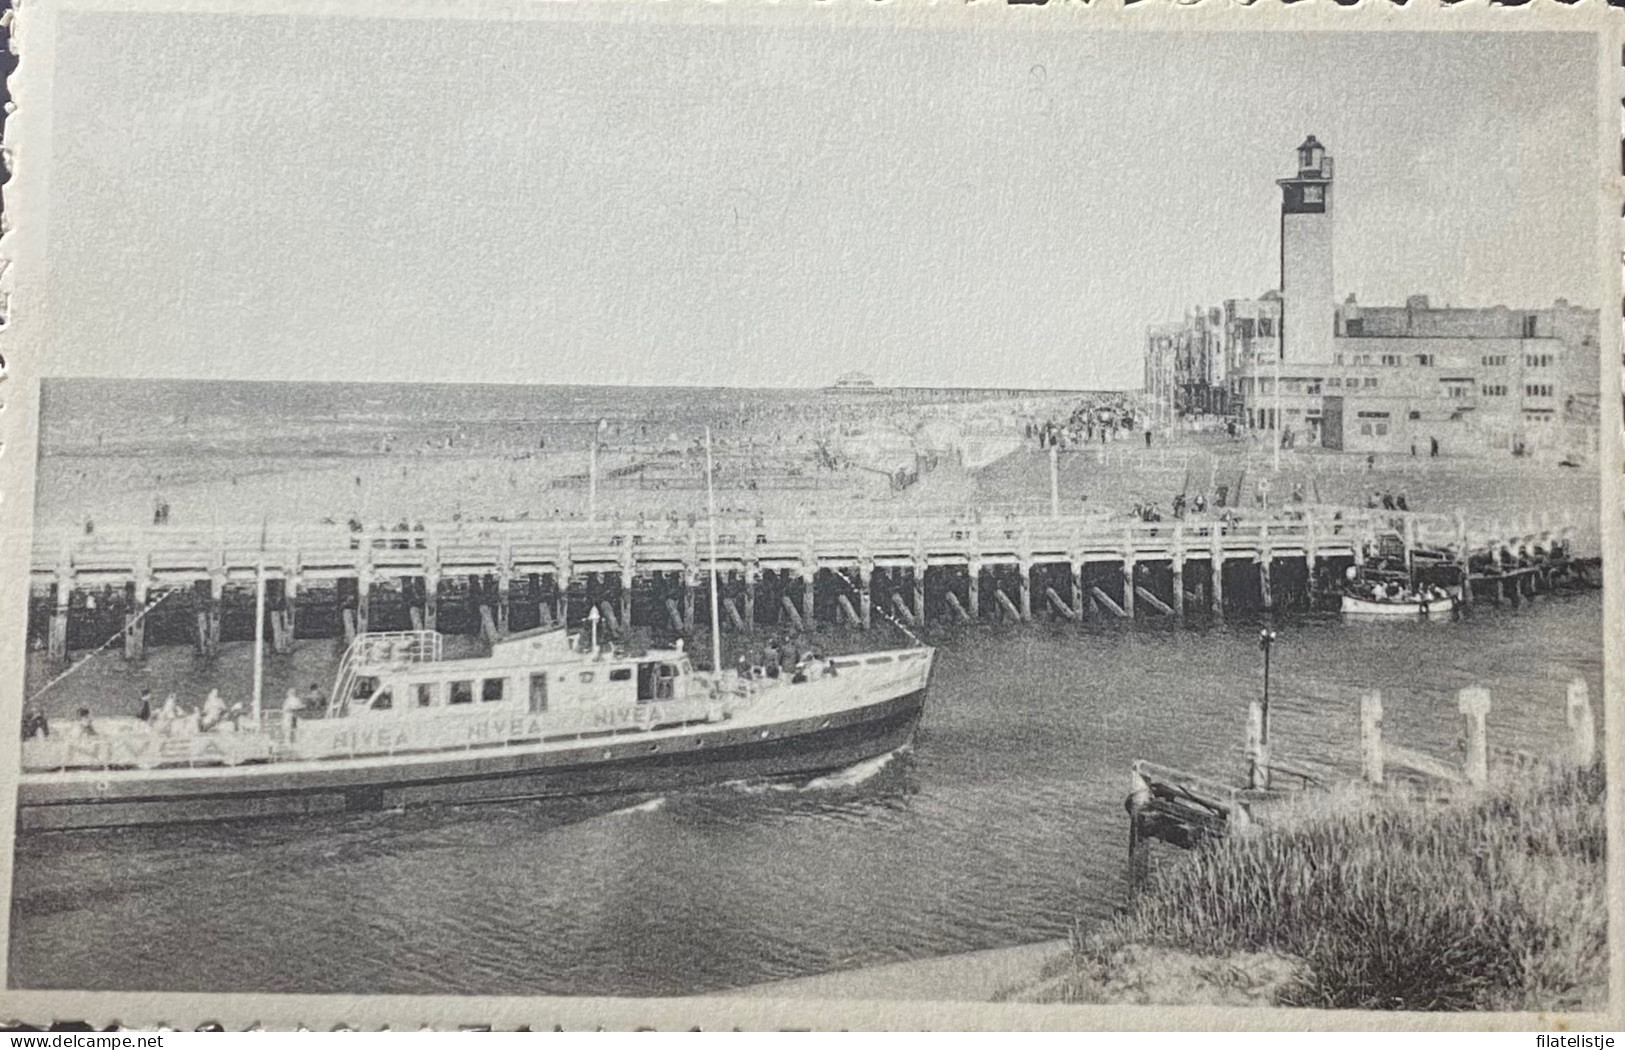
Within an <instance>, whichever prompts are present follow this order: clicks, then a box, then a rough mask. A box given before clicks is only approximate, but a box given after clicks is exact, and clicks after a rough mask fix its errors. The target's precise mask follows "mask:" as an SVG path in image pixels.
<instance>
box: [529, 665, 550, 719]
mask: <svg viewBox="0 0 1625 1050" xmlns="http://www.w3.org/2000/svg"><path fill="white" fill-rule="evenodd" d="M546 710H547V672H546V671H543V672H542V673H540V674H533V675H531V676H530V713H531V714H533V715H539V714H541V713H542V712H543V711H546Z"/></svg>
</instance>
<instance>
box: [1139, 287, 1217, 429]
mask: <svg viewBox="0 0 1625 1050" xmlns="http://www.w3.org/2000/svg"><path fill="white" fill-rule="evenodd" d="M1226 326H1227V325H1226V319H1225V315H1224V311H1222V310H1220V309H1219V308H1218V307H1213V308H1211V309H1210V308H1204V307H1196V308H1195V309H1192V310H1189V311H1187V312H1186V314H1185V319H1184V320H1183V321H1178V322H1173V323H1169V324H1158V325H1152V326H1151V327H1149V328H1147V329H1146V335H1145V391H1146V394H1147V395H1148V400H1149V401H1150V402H1151V404H1152V405H1153V406H1155V407H1154V408H1153V412H1154V413H1156V412H1158V411H1160V413H1161V416H1162V418H1164V419H1168V418H1172V417H1176V416H1189V415H1223V414H1225V412H1226V410H1227V406H1228V403H1229V382H1228V378H1227V377H1228V374H1229V373H1228V369H1227V367H1226V364H1227V361H1228V360H1229V358H1228V356H1227V353H1226V350H1225V346H1226V337H1225V331H1226Z"/></svg>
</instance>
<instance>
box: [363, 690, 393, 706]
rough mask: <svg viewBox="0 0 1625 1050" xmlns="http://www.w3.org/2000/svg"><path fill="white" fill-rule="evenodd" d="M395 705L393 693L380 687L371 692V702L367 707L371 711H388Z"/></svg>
mask: <svg viewBox="0 0 1625 1050" xmlns="http://www.w3.org/2000/svg"><path fill="white" fill-rule="evenodd" d="M394 706H395V694H394V692H393V691H392V690H389V689H380V690H378V692H376V693H374V694H372V702H371V703H369V704H368V705H367V708H368V709H369V710H372V711H388V710H389V709H390V708H392V707H394Z"/></svg>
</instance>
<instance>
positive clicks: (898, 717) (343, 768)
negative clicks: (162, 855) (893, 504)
mask: <svg viewBox="0 0 1625 1050" xmlns="http://www.w3.org/2000/svg"><path fill="white" fill-rule="evenodd" d="M706 464H707V469H706V475H707V483H706V489H707V499H708V503H709V504H710V508H709V509H710V513H709V521H710V524H711V532H712V535H711V543H710V546H711V564H712V566H713V568H712V571H711V581H710V582H711V601H710V606H711V665H712V667H713V668H720V666H721V662H722V659H721V658H722V650H721V634H720V624H719V622H718V615H717V604H718V603H717V581H716V570H715V565H716V562H717V557H716V535H715V520H716V508H715V495H714V492H713V491H712V489H711V483H710V477H711V465H710V464H711V436H710V432H709V431H707V433H706ZM264 598H265V587H264V578H263V575H262V577H261V579H260V588H259V593H258V601H257V602H256V609H257V612H256V623H257V628H256V630H257V632H260V634H258V635H257V637H256V640H255V653H256V660H255V665H254V693H253V697H254V701H253V706H252V708H251V710H252V712H253V713H252V715H251V716H250V717H249V718H247V719H246V720H245V719H242V718H238V719H236V720H235V721H233V720H230V719H226V718H221V717H219V712H218V710H217V711H216V715H215V718H214V724H212V725H209V726H204V725H202V724H201V722H200V721H199V720H197V719H195V718H194V719H193V720H190V721H178V720H174V719H162V718H160V719H158V720H156V721H144V720H141V719H136V718H123V719H115V718H102V719H96V720H89V721H88V727H86V726H83V725H78V726H73V727H69V732H67V733H62V732H61V731H58V732H56V733H52V734H49V735H45V736H40V735H38V734H37V733H36V734H35V735H33V736H32V737H31V738H29V739H26V740H24V742H23V747H22V772H21V775H20V776H19V778H18V788H17V792H18V793H17V818H18V827H19V828H22V829H25V830H26V829H45V828H83V827H103V826H116V825H129V824H165V823H176V822H184V821H204V820H227V819H237V818H245V817H258V816H277V815H289V814H304V813H323V812H352V811H365V810H376V809H394V808H398V807H403V806H409V805H416V804H421V803H433V802H454V803H455V802H485V801H497V800H513V799H536V798H555V797H564V796H579V795H592V794H605V793H615V792H644V791H664V790H668V789H672V788H680V787H685V786H691V785H698V784H706V783H716V782H722V781H729V780H739V779H747V778H760V777H780V776H792V775H798V774H815V773H822V772H827V771H831V770H836V769H843V768H845V767H847V766H851V765H855V764H856V763H858V762H862V761H864V760H866V759H870V758H874V757H877V756H879V755H883V754H886V753H888V752H891V751H894V750H896V749H898V748H900V747H902V746H903V745H905V744H907V743H908V742H909V741H910V740H911V739H912V738H913V735H914V728H915V726H916V725H917V724H918V723H919V720H920V713H921V710H922V709H923V708H924V706H925V694H926V687H927V685H928V684H929V682H930V678H931V664H932V659H933V657H934V655H935V651H934V650H933V649H931V648H929V647H927V646H924V645H919V644H916V645H915V646H913V647H910V648H906V649H891V650H885V651H878V652H868V653H862V654H858V655H854V656H842V657H836V658H832V659H827V660H826V659H804V660H803V661H801V662H800V663H798V665H797V666H796V667H795V668H794V669H790V670H787V671H781V669H780V668H779V667H777V666H774V667H771V668H767V669H764V671H763V673H762V674H761V675H757V674H754V673H752V674H742V673H740V672H736V671H721V670H720V669H719V670H712V671H709V672H701V671H696V670H695V669H694V666H693V664H692V663H691V662H690V660H689V657H688V654H687V653H685V652H684V651H683V650H682V649H681V648H677V649H668V650H653V651H650V652H646V653H643V654H640V655H633V654H630V653H625V652H621V651H619V650H617V649H615V648H614V647H613V646H608V647H606V646H601V645H599V644H598V637H597V614H596V613H593V614H592V615H591V616H590V618H589V619H590V620H591V622H590V624H589V629H590V630H589V632H588V633H585V635H582V634H576V635H571V634H568V633H567V632H566V631H565V630H564V629H563V628H558V629H541V630H536V631H529V632H525V633H522V634H516V635H511V636H508V637H505V638H500V639H498V640H496V641H494V642H492V643H491V646H490V652H489V654H487V655H484V656H480V657H476V658H471V659H446V658H445V656H444V653H443V644H442V638H441V636H440V635H439V634H438V633H437V632H434V631H407V632H401V633H390V634H361V635H359V636H357V637H356V638H355V639H354V640H353V641H352V642H351V643H350V645H349V647H348V649H347V650H346V651H345V654H344V658H343V660H342V661H341V662H340V664H339V668H338V672H337V674H336V676H335V678H334V683H333V688H332V690H331V692H330V693H329V696H328V701H327V706H326V710H325V712H323V715H324V717H320V718H309V719H301V718H300V717H299V714H298V713H297V712H295V711H294V710H292V709H291V705H290V706H285V707H284V709H283V710H281V711H273V712H266V713H262V712H261V704H260V692H261V681H262V670H263V669H262V666H261V661H260V659H259V658H258V654H260V653H263V652H264V644H263V635H262V632H263V628H264V622H265V617H264ZM910 637H911V638H912V635H911V636H910ZM47 688H48V687H47ZM31 728H32V729H35V730H37V729H38V728H39V727H38V725H37V724H36V725H32V726H31ZM86 728H88V732H87V731H85V730H86Z"/></svg>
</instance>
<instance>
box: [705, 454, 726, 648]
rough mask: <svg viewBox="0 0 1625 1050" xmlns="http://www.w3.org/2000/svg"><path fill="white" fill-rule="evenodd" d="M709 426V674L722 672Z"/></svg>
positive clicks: (706, 512) (707, 468)
mask: <svg viewBox="0 0 1625 1050" xmlns="http://www.w3.org/2000/svg"><path fill="white" fill-rule="evenodd" d="M712 473H713V468H712V466H711V428H710V427H706V428H705V527H706V529H707V531H708V532H709V533H710V540H711V674H712V676H713V678H714V677H715V676H716V675H720V674H721V673H722V622H721V619H720V617H719V616H718V615H717V493H716V487H715V485H714V484H713V483H712V477H711V475H712Z"/></svg>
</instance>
